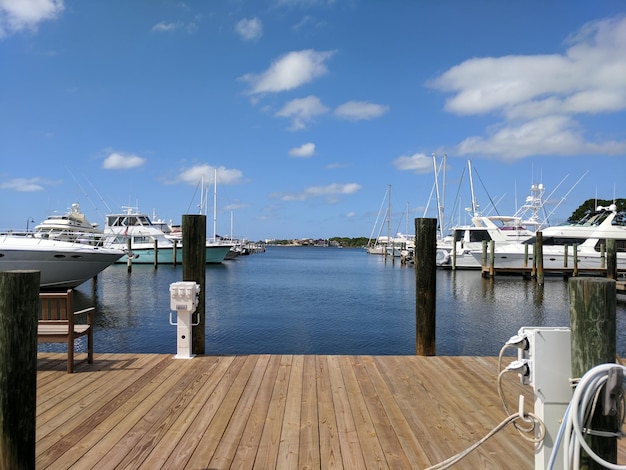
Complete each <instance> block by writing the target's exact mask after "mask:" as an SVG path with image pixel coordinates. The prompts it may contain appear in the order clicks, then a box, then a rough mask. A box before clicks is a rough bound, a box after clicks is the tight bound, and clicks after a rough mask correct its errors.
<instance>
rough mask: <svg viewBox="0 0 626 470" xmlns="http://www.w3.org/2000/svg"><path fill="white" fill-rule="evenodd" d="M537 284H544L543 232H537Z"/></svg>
mask: <svg viewBox="0 0 626 470" xmlns="http://www.w3.org/2000/svg"><path fill="white" fill-rule="evenodd" d="M535 259H536V260H537V284H539V285H540V286H543V233H541V232H537V253H536V254H535Z"/></svg>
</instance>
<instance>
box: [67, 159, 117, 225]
mask: <svg viewBox="0 0 626 470" xmlns="http://www.w3.org/2000/svg"><path fill="white" fill-rule="evenodd" d="M65 169H66V170H67V172H68V173H69V174H70V176H71V177H72V179H73V180H74V182H75V183H76V184H77V185H78V187H79V188H80V190H81V192H82V193H83V195H84V196H85V198H86V199H87V201H89V203H90V204H91V205H92V207H93V208H94V210H95V211H96V212H97V213H98V215H100V217H104V215H103V214H102V213H101V212H100V210H99V209H98V206H96V205H95V204H94V202H93V201H92V200H91V198H90V197H89V195H88V194H87V192H86V191H85V189H84V188H83V187H82V186H81V184H80V183H79V181H78V180H77V179H76V176H74V174H73V173H72V171H71V170H70V169H69V168H67V167H65ZM83 178H85V180H86V181H87V183H89V185H90V186H91V189H93V190H94V191H95V192H96V194H97V195H98V197H99V198H100V200H101V201H102V203H103V204H104V205H105V207H106V208H107V209H108V211H109V212H113V211H112V210H111V208H110V207H109V206H108V205H107V203H106V201H105V200H104V199H103V198H102V196H101V195H100V193H99V192H98V191H97V190H96V188H94V186H93V184H91V181H89V179H88V178H87V177H85V176H84V175H83Z"/></svg>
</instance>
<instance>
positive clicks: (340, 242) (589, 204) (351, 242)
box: [272, 199, 626, 248]
mask: <svg viewBox="0 0 626 470" xmlns="http://www.w3.org/2000/svg"><path fill="white" fill-rule="evenodd" d="M611 204H615V205H616V206H617V210H618V211H626V199H615V201H613V200H612V199H587V200H586V201H585V202H583V203H582V204H581V205H580V206H578V209H576V210H575V211H574V212H572V215H570V217H569V218H568V219H567V222H570V223H572V222H575V221H577V220H580V219H582V218H583V217H584V216H585V215H586V214H587V213H589V212H593V211H595V210H596V208H597V207H598V206H603V207H608V206H610V205H611ZM322 241H323V240H311V242H310V243H301V244H302V245H313V244H314V245H321V244H322V243H321V242H322ZM368 242H369V238H367V237H354V238H350V237H331V238H329V239H328V243H327V245H329V246H342V247H344V248H361V247H364V246H366V245H367V243H368ZM272 244H273V245H293V244H294V240H273V241H272Z"/></svg>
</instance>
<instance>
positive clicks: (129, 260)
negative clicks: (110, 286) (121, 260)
mask: <svg viewBox="0 0 626 470" xmlns="http://www.w3.org/2000/svg"><path fill="white" fill-rule="evenodd" d="M132 249H133V242H132V241H131V238H130V237H128V239H127V240H126V272H127V273H129V274H130V273H132V272H133V256H132Z"/></svg>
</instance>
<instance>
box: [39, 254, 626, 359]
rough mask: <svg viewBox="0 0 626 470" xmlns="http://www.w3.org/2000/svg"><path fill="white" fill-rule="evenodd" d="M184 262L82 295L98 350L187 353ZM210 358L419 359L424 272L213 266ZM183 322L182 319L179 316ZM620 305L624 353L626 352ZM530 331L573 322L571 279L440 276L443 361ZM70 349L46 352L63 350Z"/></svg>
mask: <svg viewBox="0 0 626 470" xmlns="http://www.w3.org/2000/svg"><path fill="white" fill-rule="evenodd" d="M180 280H182V267H180V266H178V267H172V266H165V265H162V266H160V267H159V268H158V270H154V269H153V267H152V266H140V265H136V266H134V267H133V272H132V274H130V275H129V274H127V272H126V266H125V265H114V266H111V267H109V268H108V269H106V270H105V271H104V272H102V273H101V274H100V275H99V276H98V280H97V283H96V284H95V288H94V287H93V286H92V283H91V282H87V283H85V284H83V285H82V286H80V287H79V288H78V289H77V293H76V303H77V308H79V307H83V306H89V305H96V306H97V312H98V313H97V324H96V327H95V350H96V352H100V353H104V352H132V353H172V354H174V353H176V327H175V326H171V325H170V324H169V285H170V284H171V283H172V282H177V281H180ZM206 283H207V292H206V351H205V352H206V354H254V353H272V354H373V355H388V354H400V355H405V354H414V353H415V273H414V270H413V268H412V267H404V266H401V264H400V263H399V262H396V263H395V264H392V263H391V262H390V261H387V262H386V263H385V261H384V258H383V257H381V256H373V255H368V254H366V253H365V252H364V251H362V250H356V249H336V248H300V247H298V248H291V247H270V248H268V249H267V251H266V252H265V253H261V254H256V255H251V256H246V257H240V258H239V259H237V260H234V261H227V262H224V263H223V264H222V265H215V266H208V268H207V273H206ZM174 316H175V314H174ZM625 317H626V305H625V304H624V303H621V302H618V312H617V318H618V353H619V354H620V356H626V339H625V333H624V331H626V329H625V328H624V327H625V326H626V325H625V323H626V319H625ZM521 326H569V302H568V297H567V283H566V282H564V281H563V280H562V279H560V278H553V279H547V280H546V284H545V286H544V287H543V288H540V287H536V286H535V284H534V282H532V281H525V280H522V278H521V277H517V276H512V277H498V278H497V279H496V280H495V282H494V281H490V280H487V279H482V278H481V276H480V274H479V273H477V272H467V271H465V272H463V271H460V272H456V273H453V272H449V271H438V273H437V354H439V355H490V356H494V355H497V354H498V352H499V351H500V348H501V347H502V345H503V344H504V342H505V341H506V340H507V339H508V338H509V337H510V336H512V335H514V334H516V333H517V330H518V329H519V328H520V327H521ZM58 346H59V345H42V346H41V347H42V348H48V349H46V350H55V349H54V348H55V347H58Z"/></svg>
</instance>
